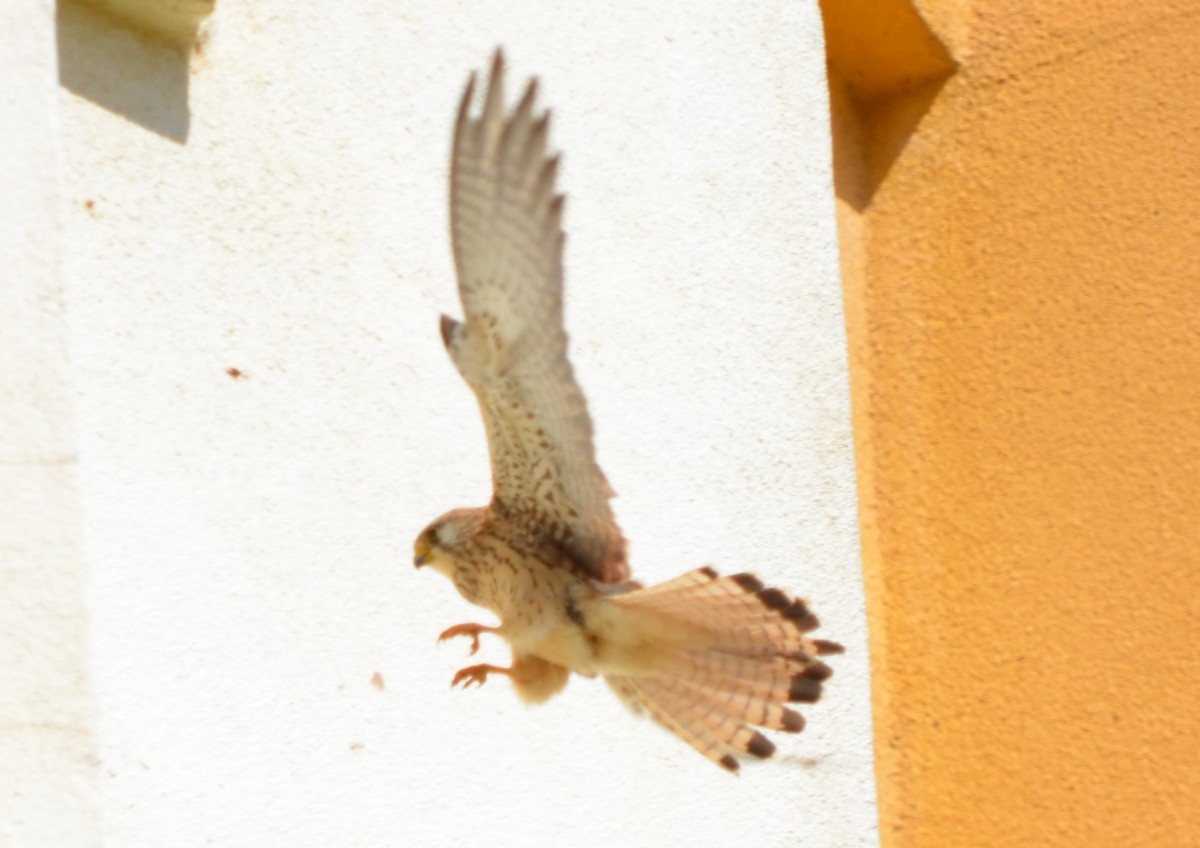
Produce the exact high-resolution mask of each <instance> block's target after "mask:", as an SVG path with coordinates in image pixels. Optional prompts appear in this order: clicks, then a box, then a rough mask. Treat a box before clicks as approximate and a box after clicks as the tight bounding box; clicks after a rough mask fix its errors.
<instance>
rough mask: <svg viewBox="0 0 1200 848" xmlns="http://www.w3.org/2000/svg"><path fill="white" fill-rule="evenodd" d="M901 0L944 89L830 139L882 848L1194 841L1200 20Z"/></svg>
mask: <svg viewBox="0 0 1200 848" xmlns="http://www.w3.org/2000/svg"><path fill="white" fill-rule="evenodd" d="M917 5H918V6H919V7H920V8H921V10H922V11H923V12H924V13H925V14H926V15H927V18H928V20H929V22H930V24H931V26H932V28H933V30H934V31H935V32H937V33H939V34H941V35H942V36H943V37H944V38H946V39H947V46H948V47H949V49H950V53H951V54H952V55H953V57H954V58H955V59H956V60H957V61H958V62H959V63H960V67H959V69H958V71H957V73H956V74H955V75H954V76H952V77H951V78H950V79H949V80H948V81H947V82H946V83H945V85H944V87H943V88H942V89H941V91H940V92H936V97H933V98H932V99H930V92H929V91H916V92H911V93H909V94H908V95H907V96H900V97H895V98H893V99H892V100H890V101H887V102H883V103H878V104H874V105H873V107H871V108H868V109H866V110H865V112H863V113H861V114H860V115H859V116H858V118H861V120H857V118H855V117H854V116H852V117H850V118H849V119H848V124H849V125H850V126H848V127H847V128H846V136H845V137H846V138H850V137H852V136H853V135H854V134H855V133H859V134H862V135H867V136H874V139H873V140H872V141H871V142H870V144H871V145H874V148H875V149H882V148H887V147H888V145H889V144H890V145H891V146H892V147H893V148H899V149H901V152H899V154H898V155H897V157H896V158H895V160H894V161H893V162H892V164H891V167H890V171H889V172H888V173H887V175H886V177H885V178H884V179H883V180H882V182H881V183H880V184H879V187H878V189H877V190H876V191H875V194H874V197H873V200H872V201H871V203H870V205H869V206H868V207H867V208H866V210H865V212H864V214H863V216H862V217H863V220H862V221H860V222H859V223H858V224H857V225H856V227H857V230H856V231H857V232H858V236H857V238H859V239H860V242H859V251H858V252H857V253H856V262H857V266H856V267H857V272H856V273H857V274H858V275H859V279H858V280H857V281H856V282H855V281H848V289H847V291H848V292H851V291H852V290H854V291H856V293H855V294H854V295H851V296H850V299H851V301H852V302H851V303H850V304H849V308H848V312H849V314H850V315H851V316H852V323H851V339H852V347H853V350H854V355H855V362H856V363H862V368H861V369H860V370H859V371H857V372H856V373H855V382H856V392H857V393H858V394H857V396H856V402H857V401H858V400H862V403H861V404H859V406H860V407H861V408H860V409H859V410H857V412H856V414H859V413H861V416H860V418H859V419H858V420H859V421H861V422H862V424H863V426H862V427H861V428H860V429H859V430H858V431H857V432H856V435H857V436H858V437H859V438H860V440H861V441H862V443H863V453H864V455H867V454H869V455H870V456H871V457H872V459H871V461H870V467H869V468H866V467H864V469H863V471H864V473H863V476H862V482H863V489H862V492H863V500H864V507H865V518H866V523H865V526H866V527H867V528H869V531H868V533H867V535H868V536H869V537H870V538H869V539H868V540H867V544H866V546H865V547H866V550H867V551H868V552H869V555H868V557H867V566H868V574H869V575H870V582H869V586H870V589H871V591H870V597H871V607H870V608H871V612H872V647H873V657H872V659H873V661H874V662H875V663H876V665H875V675H876V686H877V690H876V708H877V715H878V736H877V742H878V749H879V772H878V774H879V778H880V804H881V830H882V834H883V837H884V838H883V842H884V844H886V845H889V846H893V848H910V846H912V847H914V848H915V846H932V845H937V846H942V845H989V846H1032V845H1037V846H1064V848H1065V846H1081V845H1087V846H1118V845H1119V846H1134V845H1136V846H1147V848H1149V847H1150V846H1155V848H1161V846H1190V845H1195V844H1197V833H1200V806H1198V805H1197V803H1196V799H1197V798H1198V797H1200V769H1197V767H1196V763H1197V762H1198V761H1200V721H1197V717H1196V716H1197V708H1196V705H1197V703H1200V647H1197V643H1196V640H1195V635H1196V633H1197V632H1198V630H1200V534H1198V532H1197V520H1196V517H1197V515H1200V438H1198V436H1200V260H1198V259H1197V256H1198V255H1200V241H1198V235H1197V233H1198V232H1200V231H1198V230H1197V226H1196V221H1197V220H1200V168H1198V167H1197V164H1198V163H1200V158H1198V156H1197V152H1196V139H1197V137H1200V106H1198V105H1197V100H1196V97H1195V96H1194V92H1195V91H1196V89H1197V87H1198V86H1200V60H1198V59H1197V53H1196V50H1195V45H1196V44H1197V43H1200V11H1198V10H1197V8H1196V6H1195V4H1194V3H1188V2H1163V3H1155V4H1140V3H1133V2H1125V0H1113V2H1107V3H1101V4H1088V5H1087V6H1083V5H1080V4H1077V3H1072V2H1066V0H1056V2H1051V3H1039V4H1036V5H1034V4H1028V3H1021V2H995V0H991V2H980V3H966V4H964V3H953V2H940V0H930V2H928V3H919V4H917ZM926 107H928V112H924V109H925V108H926ZM856 120H857V123H856ZM914 126H915V131H914V129H913V128H914ZM910 133H911V134H910ZM848 205H849V204H848ZM860 285H861V289H857V288H856V287H857V286H860Z"/></svg>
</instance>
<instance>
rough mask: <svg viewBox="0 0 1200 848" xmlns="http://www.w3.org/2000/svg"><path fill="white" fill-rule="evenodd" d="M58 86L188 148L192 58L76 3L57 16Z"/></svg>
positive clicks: (65, 0) (64, 0) (62, 5)
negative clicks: (189, 84)
mask: <svg viewBox="0 0 1200 848" xmlns="http://www.w3.org/2000/svg"><path fill="white" fill-rule="evenodd" d="M57 36H58V80H59V83H60V84H62V85H63V86H65V87H66V88H67V89H68V90H69V91H71V92H73V93H75V94H77V95H79V96H80V97H83V98H86V99H87V100H90V101H92V102H93V103H95V104H96V105H97V106H101V107H103V108H105V109H107V110H108V111H110V112H112V113H114V114H116V115H120V116H121V117H123V118H125V119H127V120H130V121H132V122H134V123H135V124H137V125H139V126H142V127H145V128H146V129H148V130H150V131H151V132H155V133H157V134H159V135H161V136H162V137H163V138H167V139H170V140H171V141H174V142H177V143H179V144H183V143H185V142H186V141H187V135H188V120H189V114H188V53H187V51H185V50H182V49H180V48H179V47H176V46H174V45H172V44H169V43H167V42H166V41H160V40H158V39H155V38H153V37H152V36H144V35H141V34H140V33H137V32H134V31H132V30H131V28H130V27H128V26H126V25H124V24H123V23H122V22H121V21H119V20H117V19H115V18H112V17H110V16H108V15H106V14H103V13H101V12H97V11H94V10H93V9H90V8H87V7H86V6H83V5H81V4H80V3H78V2H73V0H60V2H59V3H58V10H57Z"/></svg>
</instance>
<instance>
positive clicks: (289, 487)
mask: <svg viewBox="0 0 1200 848" xmlns="http://www.w3.org/2000/svg"><path fill="white" fill-rule="evenodd" d="M63 26H64V31H62V32H60V40H61V49H62V50H64V51H66V52H67V53H69V55H68V56H65V57H64V60H63V61H64V67H65V68H69V70H70V74H71V75H72V79H73V83H72V84H73V88H72V90H64V91H63V94H62V97H63V100H62V104H63V114H64V117H63V124H64V126H63V143H64V150H65V154H64V160H65V168H66V189H65V192H64V194H65V203H66V206H67V209H68V213H67V224H66V227H67V228H66V239H65V244H66V257H65V258H66V265H65V279H66V280H67V284H68V287H69V294H70V298H69V303H70V325H69V328H70V342H71V349H72V355H73V368H74V372H73V374H74V377H73V379H74V383H75V385H76V388H77V396H76V406H77V412H76V416H77V439H78V442H79V445H80V457H81V462H80V469H79V485H80V492H81V497H82V505H83V521H84V535H85V540H86V547H85V551H84V553H85V561H86V563H87V568H88V572H89V587H90V591H89V596H88V602H89V614H90V627H91V630H90V646H91V654H92V676H93V680H94V683H93V687H94V699H95V702H96V716H97V734H98V756H99V766H98V778H99V781H100V805H101V811H102V815H103V820H104V824H103V832H104V840H105V842H104V844H105V845H109V846H163V845H171V846H180V848H185V847H186V846H201V845H219V846H262V845H288V846H332V845H338V846H341V845H362V846H383V845H396V844H418V845H429V846H439V845H459V844H489V845H551V844H569V845H575V846H589V845H607V844H616V843H618V842H619V843H621V844H629V845H676V844H679V845H684V844H686V845H697V844H699V845H709V844H711V845H717V844H735V843H736V844H756V845H795V844H799V843H800V842H802V841H806V840H807V841H809V844H814V845H837V846H855V845H873V844H876V835H875V808H874V786H873V778H872V764H871V751H870V716H869V689H868V676H867V657H866V646H865V621H864V616H863V607H862V596H861V584H860V569H859V561H858V546H857V536H856V533H857V530H856V528H857V523H856V516H855V507H854V476H853V473H854V472H853V460H852V452H851V439H850V429H849V410H848V392H847V385H846V383H847V380H846V364H845V344H844V339H843V322H842V314H841V305H840V285H839V281H838V268H837V257H836V245H835V230H834V217H833V197H832V189H831V177H830V165H829V150H830V142H829V136H828V132H829V121H828V113H827V107H826V102H825V101H826V88H825V82H824V62H825V59H824V52H823V49H822V44H821V37H820V31H821V30H820V21H819V18H818V14H817V9H816V6H815V4H812V5H811V6H810V5H807V4H794V3H784V2H761V3H755V4H744V3H743V4H733V5H731V4H724V3H717V2H712V3H698V4H690V5H689V6H687V7H686V8H675V7H673V6H668V5H667V4H664V5H663V6H662V7H660V8H658V9H654V10H645V9H643V10H641V11H637V12H633V11H622V10H617V9H613V8H608V7H603V6H596V7H595V8H594V9H584V8H583V7H580V6H579V4H571V3H565V2H564V3H554V4H528V5H514V4H472V5H470V6H467V5H461V4H445V3H440V2H414V3H406V4H403V6H398V5H397V4H395V3H392V2H387V0H363V1H362V2H357V3H353V4H347V3H335V2H316V3H303V4H297V3H294V2H288V0H260V2H255V3H235V2H226V3H222V4H218V7H217V11H216V13H215V15H214V16H213V18H212V21H211V30H210V32H209V35H208V37H207V39H206V41H205V42H204V46H203V51H202V53H201V54H200V55H197V56H195V57H193V58H192V60H191V65H190V67H187V66H186V65H181V63H182V60H181V59H179V58H178V57H177V56H175V54H172V53H171V52H170V51H169V50H167V49H166V48H163V47H159V46H155V45H153V44H151V43H147V42H142V41H139V40H138V39H137V38H135V37H133V36H131V35H129V34H128V33H126V32H124V31H121V30H119V29H114V28H112V27H110V26H108V25H107V24H105V23H104V22H103V21H102V20H99V19H96V18H94V17H92V16H89V15H86V14H75V15H73V16H72V17H71V18H70V20H69V21H67V22H66V23H64V25H63ZM496 44H503V45H504V46H505V48H506V50H507V53H508V57H509V62H510V67H511V69H512V74H513V78H514V80H515V79H522V78H524V77H526V76H527V75H529V74H532V73H537V74H539V75H540V76H541V78H542V85H543V88H542V91H543V102H545V103H549V104H550V105H551V106H552V107H553V108H554V114H555V126H554V131H553V139H554V143H555V144H556V146H558V147H559V148H561V149H562V150H563V151H564V166H563V170H562V185H563V187H564V189H565V190H566V191H567V192H568V193H569V196H570V200H569V203H568V212H567V229H568V231H569V233H570V236H569V240H568V248H567V259H566V262H567V280H568V282H567V320H568V324H569V329H570V331H571V334H572V356H573V359H574V362H575V365H576V370H577V374H578V376H579V378H580V380H581V382H582V384H583V386H584V389H585V391H586V392H587V394H588V396H589V399H590V403H591V409H592V414H593V418H594V419H595V422H596V428H597V445H598V453H599V458H600V461H601V463H602V465H603V466H604V468H605V469H606V471H607V473H608V476H609V478H610V480H611V481H612V482H613V484H614V486H615V487H616V488H617V490H618V491H619V492H620V493H621V496H620V497H619V498H618V499H617V501H616V502H615V507H616V510H617V514H618V518H619V520H620V521H621V523H622V525H623V528H624V530H625V532H626V535H627V536H628V537H629V538H630V540H631V546H632V548H631V550H632V556H633V564H634V567H635V570H636V571H637V573H638V574H639V576H640V577H642V578H643V579H645V580H648V581H655V580H660V579H665V578H667V577H670V576H674V575H675V574H677V573H679V572H681V571H683V570H685V569H688V568H691V567H694V566H696V565H699V564H702V563H705V562H711V563H714V564H715V565H717V566H718V567H720V568H722V569H723V570H729V571H733V570H743V569H750V570H754V571H757V572H759V573H760V574H762V575H763V576H764V577H766V578H768V579H769V580H770V581H771V582H774V583H778V584H780V585H783V586H786V587H789V588H792V589H794V590H796V591H798V592H800V593H801V594H803V595H806V596H808V597H809V598H811V599H812V601H813V605H814V607H815V609H816V610H817V612H818V613H819V614H820V616H821V617H822V619H823V621H824V622H825V624H826V627H825V629H824V630H823V631H822V633H821V635H822V636H825V637H828V638H836V639H838V640H840V641H843V642H844V643H845V644H846V646H847V649H848V653H847V655H846V656H845V657H839V658H835V660H834V665H835V666H836V670H837V671H836V675H835V677H834V678H833V680H832V682H831V683H830V685H829V686H828V689H827V695H826V699H825V700H824V701H823V703H821V704H820V705H818V706H816V707H813V708H809V709H807V710H805V712H806V715H807V717H808V719H809V728H808V729H807V730H806V731H805V733H803V734H801V735H800V736H797V737H784V736H782V735H777V739H776V741H777V742H779V743H780V753H779V755H778V757H777V759H776V760H775V761H774V762H771V763H767V764H763V765H761V766H756V767H750V766H747V767H746V768H745V769H743V774H742V776H741V777H740V778H736V779H735V778H731V777H730V776H728V775H726V774H724V773H722V772H720V771H719V770H718V769H716V768H714V767H712V766H711V765H709V764H708V763H706V762H705V761H704V760H703V759H701V758H700V757H698V756H697V755H696V754H694V753H693V752H692V751H691V750H690V749H688V748H687V747H686V746H684V745H683V744H682V743H681V742H679V741H678V740H676V739H674V738H673V737H671V736H670V735H668V734H667V733H666V732H664V731H662V730H661V729H659V728H657V727H655V726H654V725H652V724H651V723H649V722H648V721H646V720H639V719H637V718H635V717H633V716H631V715H629V714H628V713H626V712H625V711H624V709H623V708H622V707H621V706H620V705H619V704H618V703H617V702H616V700H615V699H614V698H613V697H612V696H611V695H610V693H609V692H608V691H607V689H606V688H605V687H604V686H603V684H601V683H599V682H593V681H586V680H582V679H577V680H575V681H573V682H572V684H571V685H570V686H569V687H568V689H567V691H566V692H565V693H564V694H563V695H562V696H560V697H558V698H557V699H555V700H554V701H552V702H550V703H549V704H547V705H545V706H542V707H539V708H533V709H527V708H525V707H523V706H521V705H520V704H519V703H518V702H517V700H516V698H515V697H514V696H513V694H512V693H511V691H509V689H508V687H507V686H506V685H505V682H504V681H503V680H498V681H493V682H490V683H489V684H488V685H487V686H485V687H484V688H483V689H481V690H471V691H466V692H463V691H451V690H450V689H449V681H450V677H451V676H452V674H453V672H454V670H455V669H457V668H458V667H459V666H461V665H463V664H465V662H466V660H467V657H466V646H465V644H464V643H449V644H446V645H442V646H437V645H435V643H434V639H435V636H436V635H437V633H438V632H440V631H441V630H442V629H443V628H444V627H446V626H448V625H450V624H453V623H456V622H459V621H465V620H472V619H477V618H479V616H480V615H481V612H480V611H477V610H475V609H474V608H471V607H469V606H468V605H467V604H466V603H465V602H463V601H462V600H461V599H460V598H458V596H457V595H456V594H455V593H454V592H453V590H452V588H451V587H450V585H449V584H448V583H447V582H446V581H444V580H442V579H441V578H440V577H438V576H437V575H434V574H430V573H428V572H422V573H418V572H416V571H415V570H414V569H413V568H412V565H411V542H412V539H413V537H414V536H415V534H416V533H417V532H418V530H420V528H421V527H422V526H424V524H425V523H426V522H427V521H428V520H429V519H430V518H432V517H433V516H435V515H436V514H437V513H439V512H440V511H441V510H443V509H445V508H447V507H450V506H454V505H460V504H467V503H482V502H484V501H485V500H486V499H487V497H488V494H489V492H488V481H489V475H488V469H487V460H486V447H485V444H484V440H483V433H482V427H481V425H480V422H479V420H478V415H477V412H476V409H475V406H474V401H473V399H472V398H471V396H470V394H469V392H468V390H467V389H466V387H465V386H464V385H462V383H461V382H460V381H459V379H458V377H457V375H456V374H455V373H454V371H453V369H452V367H451V365H450V364H449V362H448V361H447V360H446V358H445V354H444V351H443V350H442V348H441V343H440V340H439V337H438V334H437V314H438V313H439V312H440V311H447V312H451V313H453V314H457V313H458V311H459V309H458V304H457V302H456V294H455V288H454V282H453V277H452V266H451V259H450V251H449V244H448V239H447V233H446V229H447V228H446V211H445V209H446V199H445V197H446V177H447V155H448V148H449V141H450V127H451V120H452V117H453V113H454V108H455V105H456V102H457V99H458V97H459V94H460V92H461V89H462V85H463V84H464V82H465V80H466V76H467V73H468V71H470V70H471V69H473V68H482V67H483V66H484V64H485V63H486V61H487V58H488V56H489V54H490V53H491V51H492V49H493V48H494V46H495V45H496ZM65 73H66V70H64V74H65ZM181 80H182V81H183V83H182V84H181ZM79 90H83V91H84V92H85V93H89V92H90V96H80V95H79V94H77V93H75V92H76V91H79ZM97 92H98V93H97ZM180 97H184V98H186V107H187V108H186V110H184V111H180V108H179V98H180ZM98 100H100V101H106V104H107V108H105V107H104V106H101V105H98V103H97V101H98ZM112 104H118V105H115V106H114V105H112ZM181 115H182V118H181V117H180V116H181ZM130 118H133V120H131V119H130ZM230 368H235V369H237V370H238V372H240V375H241V376H240V377H237V378H234V377H231V376H230V375H229V374H228V373H227V369H230ZM481 657H483V658H484V659H485V660H496V661H501V662H503V661H504V659H505V653H504V651H503V649H502V647H501V646H500V645H498V644H494V643H491V644H487V645H486V646H485V648H484V649H483V651H482V652H481ZM376 673H378V674H379V675H380V677H381V679H382V681H383V688H382V689H381V688H379V687H377V686H375V685H373V684H372V676H373V675H375V674H376Z"/></svg>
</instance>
